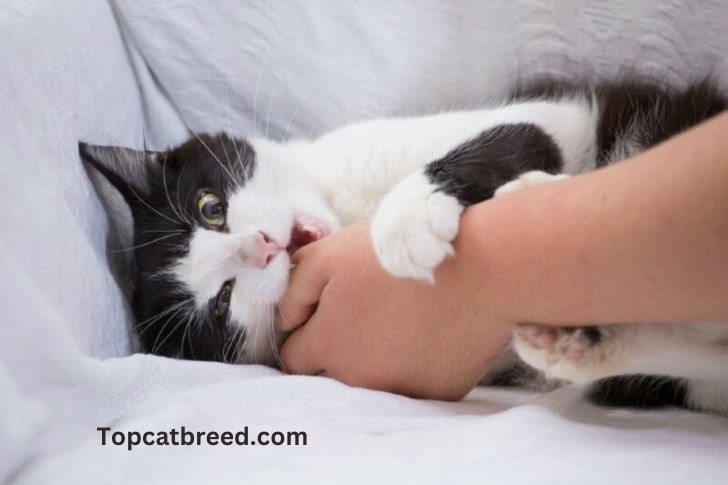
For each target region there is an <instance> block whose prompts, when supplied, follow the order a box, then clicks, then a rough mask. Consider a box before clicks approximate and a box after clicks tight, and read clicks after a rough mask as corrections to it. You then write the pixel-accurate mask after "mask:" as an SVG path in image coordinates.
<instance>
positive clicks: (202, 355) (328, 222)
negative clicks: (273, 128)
mask: <svg viewBox="0 0 728 485" xmlns="http://www.w3.org/2000/svg"><path fill="white" fill-rule="evenodd" d="M725 108H726V101H725V100H724V99H723V98H722V97H721V94H720V92H719V90H718V89H717V87H716V86H715V85H714V83H712V82H711V81H710V80H704V81H701V82H696V83H693V84H690V85H688V86H686V87H684V88H682V89H677V88H668V87H665V86H662V85H660V84H659V83H657V82H654V81H645V80H631V81H630V80H624V81H620V82H614V83H601V84H596V85H588V84H586V83H585V84H582V85H576V84H568V83H562V82H549V81H546V82H541V83H535V84H532V85H531V86H529V87H524V88H519V89H516V90H515V91H514V93H513V94H512V95H511V96H509V97H508V98H506V99H505V100H504V101H502V102H501V103H500V104H497V105H493V106H491V107H487V108H483V109H479V110H471V111H453V112H444V113H439V114H432V115H426V116H415V117H407V118H393V119H378V120H370V121H363V122H359V123H355V124H352V125H349V126H345V127H342V128H340V129H337V130H334V131H332V132H330V133H327V134H324V135H322V136H320V137H319V138H317V139H314V140H292V141H288V142H284V143H281V142H276V141H273V140H268V139H262V138H255V139H247V140H244V139H236V138H233V137H231V136H230V135H227V134H224V133H222V134H217V135H195V136H194V137H192V138H191V139H190V140H188V141H187V142H186V143H184V144H182V145H181V146H178V147H176V148H174V149H170V150H167V151H161V152H152V151H136V150H132V149H129V148H119V147H102V146H94V145H90V144H86V143H80V144H79V151H80V154H81V157H82V159H83V160H84V161H85V162H87V163H89V164H90V165H91V166H93V167H95V168H96V169H98V170H99V171H100V172H101V173H103V174H104V175H105V176H106V178H107V179H108V180H109V181H110V182H111V183H112V184H113V185H114V186H115V187H116V188H117V189H118V191H119V192H121V194H122V195H123V196H124V198H125V199H126V201H127V203H128V204H129V206H130V208H131V211H132V215H133V220H134V251H135V257H136V265H137V271H136V281H135V289H134V294H133V299H132V307H133V311H134V314H135V317H136V321H137V323H136V330H137V333H138V336H139V338H140V341H141V343H142V345H143V347H144V349H145V350H146V351H147V352H151V353H154V354H159V355H165V356H173V357H178V358H185V359H201V360H215V361H223V362H231V363H260V364H269V365H275V364H276V363H277V348H278V346H279V345H280V343H281V342H282V340H283V339H284V337H285V336H284V335H283V334H281V333H280V332H278V331H276V330H275V327H274V320H275V317H276V312H277V305H278V302H279V301H280V300H281V298H282V297H283V294H284V291H285V289H286V285H287V282H288V276H289V270H290V255H291V254H293V252H295V251H296V250H297V249H298V248H300V247H302V246H304V245H306V244H309V243H312V242H314V241H316V240H318V239H321V238H323V237H326V236H327V235H329V234H331V233H332V232H334V231H337V230H339V229H340V228H342V227H345V226H347V225H350V224H352V223H355V222H357V221H362V220H366V219H371V238H372V243H373V246H374V249H375V252H376V255H377V257H378V259H379V261H380V262H381V264H382V266H383V267H384V268H385V269H386V270H387V271H388V272H389V273H391V274H392V275H394V276H398V277H404V278H414V279H417V280H421V281H424V282H428V283H434V282H435V280H434V276H433V274H434V273H433V270H434V269H435V268H436V267H437V265H438V264H440V263H441V262H442V261H443V260H444V259H445V258H447V257H449V256H451V255H452V254H453V247H452V241H453V239H454V238H455V236H456V235H457V233H458V223H459V218H460V215H461V214H462V212H463V210H464V209H465V208H466V207H468V206H470V205H472V204H476V203H478V202H481V201H484V200H487V199H489V198H491V197H498V196H500V195H502V194H504V193H509V192H513V191H516V190H519V189H521V188H524V187H528V186H531V185H536V184H541V183H549V182H551V181H555V180H560V179H563V178H566V177H569V176H573V175H577V174H580V173H584V172H588V171H591V170H595V169H597V168H599V167H603V166H606V165H609V164H611V163H615V162H618V161H620V160H623V159H626V158H629V157H631V156H633V155H636V154H637V153H639V152H641V151H643V150H645V149H647V148H649V147H651V146H653V145H655V144H657V143H659V142H661V141H663V140H665V139H667V138H669V137H671V136H673V135H675V134H677V133H679V132H681V131H684V130H685V129H687V128H689V127H691V126H694V125H696V124H697V123H699V122H701V121H703V120H705V119H707V118H709V117H711V116H713V115H715V114H717V113H719V112H721V111H723V110H724V109H725ZM574 355H579V356H581V357H580V358H578V359H575V358H573V356H574ZM606 364H609V365H606ZM726 369H728V325H726V324H722V323H695V324H690V325H654V324H651V325H620V326H608V327H581V328H573V329H567V328H563V329H560V328H551V327H544V326H537V325H530V326H519V327H518V328H517V329H516V330H515V332H514V339H513V344H512V346H511V348H509V349H508V350H507V351H506V352H505V353H504V355H503V356H502V357H501V358H500V360H499V361H498V362H496V364H495V365H494V366H493V368H492V369H491V370H490V371H489V372H488V374H487V375H486V376H485V377H484V379H483V382H484V383H485V384H490V385H523V386H527V387H531V388H540V389H547V388H552V387H555V386H558V385H561V384H562V383H563V382H564V381H569V382H588V383H592V385H591V386H590V396H591V397H592V399H593V400H595V401H596V402H598V403H601V404H604V405H610V404H611V405H622V406H639V407H649V406H659V405H678V406H683V407H688V408H693V409H699V410H706V411H711V412H716V413H722V414H728V372H726Z"/></svg>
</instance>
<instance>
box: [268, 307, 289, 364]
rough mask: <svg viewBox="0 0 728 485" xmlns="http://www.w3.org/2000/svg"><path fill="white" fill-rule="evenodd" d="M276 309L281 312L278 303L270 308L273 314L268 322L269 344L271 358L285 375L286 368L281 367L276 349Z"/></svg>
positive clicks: (279, 355)
mask: <svg viewBox="0 0 728 485" xmlns="http://www.w3.org/2000/svg"><path fill="white" fill-rule="evenodd" d="M276 308H277V309H278V313H279V314H280V312H281V305H280V304H279V303H276V305H275V307H271V309H272V312H273V317H272V318H271V320H270V324H271V331H270V344H271V347H272V348H273V357H274V358H275V360H276V363H277V364H278V367H279V368H280V369H281V370H282V371H283V372H286V373H287V370H286V366H285V365H283V360H281V353H280V350H279V349H278V344H277V341H276V312H275V310H276Z"/></svg>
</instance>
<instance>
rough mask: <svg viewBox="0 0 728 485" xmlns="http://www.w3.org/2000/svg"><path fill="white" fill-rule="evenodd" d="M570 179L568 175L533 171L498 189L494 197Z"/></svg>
mask: <svg viewBox="0 0 728 485" xmlns="http://www.w3.org/2000/svg"><path fill="white" fill-rule="evenodd" d="M568 178H570V176H569V175H568V174H565V173H559V174H552V173H547V172H542V171H540V170H533V171H531V172H526V173H524V174H521V175H520V176H519V177H518V178H517V179H515V180H511V181H510V182H508V183H505V184H503V185H501V186H500V187H498V188H497V189H496V191H495V194H494V197H500V196H501V195H506V194H510V193H512V192H518V191H519V190H521V189H525V188H526V187H533V186H534V185H541V184H548V183H551V182H558V181H559V180H566V179H568Z"/></svg>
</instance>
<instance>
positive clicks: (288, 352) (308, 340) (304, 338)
mask: <svg viewBox="0 0 728 485" xmlns="http://www.w3.org/2000/svg"><path fill="white" fill-rule="evenodd" d="M316 330H317V326H316V325H315V322H309V323H308V324H306V325H304V326H303V327H301V328H299V329H298V330H296V331H295V332H293V333H292V334H291V335H290V336H289V337H288V339H287V340H286V341H285V342H284V343H283V347H281V362H282V363H283V370H284V371H286V372H288V373H290V374H304V375H310V376H312V375H324V374H325V372H324V370H323V368H322V367H321V364H320V355H319V353H318V352H316V351H315V350H314V349H315V348H316V345H315V342H316V340H315V339H316V335H315V333H316Z"/></svg>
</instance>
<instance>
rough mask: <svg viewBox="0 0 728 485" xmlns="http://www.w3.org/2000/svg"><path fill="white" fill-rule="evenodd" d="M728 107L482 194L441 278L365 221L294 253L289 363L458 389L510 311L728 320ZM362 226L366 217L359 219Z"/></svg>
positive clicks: (436, 392)
mask: <svg viewBox="0 0 728 485" xmlns="http://www.w3.org/2000/svg"><path fill="white" fill-rule="evenodd" d="M726 133H728V115H726V114H724V115H721V116H719V117H716V118H715V119H713V120H711V121H709V122H706V123H704V124H702V125H700V126H698V127H696V128H695V129H693V130H691V131H689V132H686V133H685V134H682V135H680V136H678V137H675V138H673V139H671V140H669V141H668V142H666V143H664V144H662V145H660V146H658V147H656V148H655V149H653V150H650V151H648V152H646V153H644V154H642V155H640V156H638V157H635V158H634V159H632V160H630V161H628V162H627V163H623V164H619V165H615V166H612V167H609V168H606V169H603V170H599V171H596V172H593V173H590V174H587V175H583V176H579V177H576V178H574V179H571V180H568V181H564V182H559V183H555V184H551V185H544V186H539V187H534V188H530V189H527V190H524V191H522V192H519V193H517V194H514V195H511V196H506V197H502V198H499V199H496V200H492V201H488V202H485V203H482V204H478V205H475V206H473V207H471V208H470V209H468V210H467V211H466V212H465V214H464V215H463V218H462V221H461V227H460V232H459V234H458V238H457V239H456V241H455V250H456V256H455V257H454V258H452V259H450V260H448V261H446V262H445V263H443V264H442V265H441V266H440V267H438V269H437V272H436V278H437V284H436V286H434V287H431V286H427V285H424V284H420V283H416V282H411V281H407V280H397V279H394V278H391V277H390V276H389V275H387V274H386V273H384V272H383V271H382V270H381V268H380V267H379V265H378V263H377V261H376V258H375V257H374V255H373V252H372V251H371V247H370V243H369V239H368V234H367V232H366V230H365V228H364V226H356V227H354V228H350V229H347V230H345V231H343V232H342V233H339V234H336V235H334V236H331V237H330V238H326V239H324V240H322V241H319V242H317V243H315V244H313V245H311V246H308V247H306V248H304V249H303V250H301V252H300V253H298V254H296V256H295V257H296V260H297V261H298V262H299V267H298V268H297V270H296V273H294V276H293V279H292V283H291V287H290V289H289V293H288V297H287V299H286V300H285V302H284V305H283V315H282V319H281V326H282V327H283V328H286V329H292V328H296V327H298V326H299V325H300V324H301V323H303V322H304V321H305V320H306V319H307V318H308V316H309V315H310V314H311V311H312V310H313V309H314V306H313V305H314V304H316V303H317V302H318V307H317V308H316V313H315V314H314V315H313V317H312V318H311V320H309V321H308V323H307V324H306V325H304V326H303V327H302V328H301V329H300V330H298V331H296V332H294V333H293V334H292V336H291V337H290V338H289V341H288V342H286V344H285V345H284V347H283V349H282V357H283V362H284V364H285V365H286V367H287V369H288V370H289V371H291V372H294V373H309V374H315V373H319V372H322V371H323V372H325V373H327V374H328V375H331V376H332V377H335V378H338V379H340V380H343V381H345V382H348V383H350V384H355V385H361V386H364V387H371V388H377V389H385V390H390V391H394V392H401V393H405V394H410V395H416V396H423V397H439V398H446V399H457V398H459V397H462V396H463V395H464V394H465V393H466V392H467V391H468V390H469V389H470V388H472V386H473V385H475V383H476V382H477V379H478V378H479V376H480V375H482V374H484V373H485V371H486V370H487V368H488V366H489V365H490V364H491V363H492V362H493V360H494V359H495V357H496V356H497V355H498V353H499V352H500V350H501V349H502V348H503V347H504V346H505V345H506V344H507V342H508V340H509V335H510V328H511V326H512V325H513V324H514V323H523V322H537V323H544V324H558V325H583V324H589V325H591V324H609V323H624V322H660V321H663V322H665V321H678V322H679V321H705V320H726V321H728V298H727V297H726V295H728V190H726V188H727V187H728V140H727V139H726V136H725V134H726ZM363 228H364V229H363Z"/></svg>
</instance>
